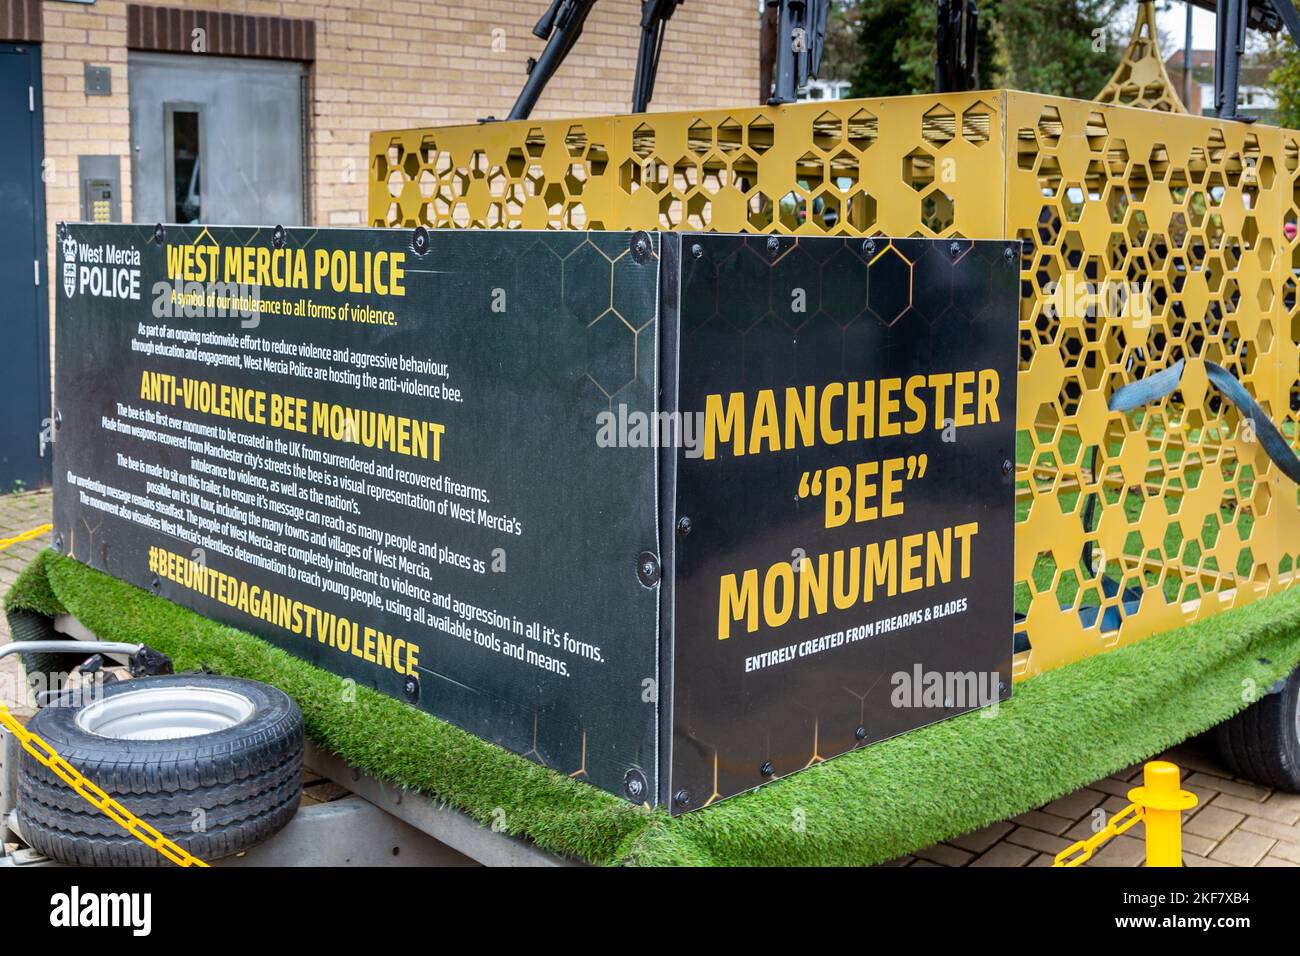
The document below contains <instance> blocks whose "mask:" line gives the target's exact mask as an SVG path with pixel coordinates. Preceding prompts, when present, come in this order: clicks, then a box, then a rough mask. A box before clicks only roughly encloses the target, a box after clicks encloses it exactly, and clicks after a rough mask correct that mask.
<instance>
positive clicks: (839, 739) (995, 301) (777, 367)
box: [671, 236, 1019, 809]
mask: <svg viewBox="0 0 1300 956" xmlns="http://www.w3.org/2000/svg"><path fill="white" fill-rule="evenodd" d="M683 242H684V243H685V244H686V246H687V248H688V254H687V255H686V256H685V257H684V261H683V265H682V277H681V294H680V300H681V323H680V346H679V349H680V357H679V361H678V367H679V369H680V382H679V402H680V407H681V408H682V409H689V410H693V411H698V412H703V420H702V425H701V441H700V442H699V447H698V448H695V449H683V450H681V451H680V452H679V454H678V458H677V464H678V471H677V475H676V491H677V493H676V504H677V514H678V523H679V525H681V524H682V523H683V522H685V525H686V527H689V529H690V531H689V534H686V535H681V534H679V535H678V539H677V543H676V586H675V591H676V594H675V601H674V609H675V612H674V626H675V631H676V640H675V642H674V646H673V654H674V668H675V674H676V681H675V685H674V688H675V693H674V698H673V708H674V711H673V732H674V734H673V748H672V760H671V764H672V770H671V781H672V783H671V790H672V793H673V795H674V797H675V801H674V802H675V803H676V804H677V805H678V806H684V807H685V808H690V807H693V806H698V805H700V804H701V803H704V802H707V801H709V800H710V799H716V798H719V797H725V796H729V795H731V794H734V793H737V792H740V791H743V790H747V789H750V788H753V787H756V786H758V785H760V784H762V783H764V782H766V781H767V780H770V779H773V778H775V777H779V776H784V775H787V774H790V773H792V772H794V771H796V770H800V769H803V768H805V767H808V766H811V765H813V764H816V763H818V762H819V761H821V760H823V759H825V758H828V757H833V756H835V755H837V754H842V753H844V752H845V751H848V750H852V749H854V748H855V747H860V746H863V745H865V744H869V743H872V742H874V741H878V740H881V739H883V738H886V737H891V736H894V735H896V734H899V733H902V732H904V731H907V730H911V729H914V728H916V727H919V726H921V725H923V724H927V723H932V722H934V721H936V720H940V719H942V718H944V717H949V716H952V715H954V714H957V713H961V712H963V711H966V710H970V709H973V708H976V707H980V706H985V705H989V704H996V702H997V701H998V700H1000V699H1002V698H1004V697H1006V696H1008V695H1009V694H1010V686H1011V620H1012V606H1013V604H1012V601H1013V597H1012V581H1013V578H1012V533H1013V508H1014V480H1013V469H1012V467H1011V462H1012V460H1013V459H1014V457H1015V456H1014V450H1015V449H1014V443H1015V413H1016V401H1015V381H1016V352H1015V340H1016V322H1017V315H1018V306H1017V293H1018V287H1017V284H1018V278H1019V277H1018V268H1019V257H1018V255H1015V254H1014V252H1015V250H1014V249H1012V252H1011V254H1010V255H1009V254H1008V248H1009V247H1008V245H1007V244H1006V243H1001V242H976V243H970V242H964V241H963V242H958V243H950V242H947V241H944V242H934V241H925V240H908V239H895V240H892V241H891V240H888V239H877V240H873V241H869V242H866V243H864V242H863V241H862V240H860V239H852V240H850V239H843V240H840V239H824V240H817V239H814V240H811V241H810V240H807V239H800V240H799V241H798V242H797V243H796V242H795V241H793V240H791V239H788V238H784V237H783V238H782V239H780V240H778V241H777V242H775V243H772V242H771V241H769V239H768V238H765V237H752V236H751V237H738V236H699V237H686V238H685V239H683ZM675 809H676V807H675Z"/></svg>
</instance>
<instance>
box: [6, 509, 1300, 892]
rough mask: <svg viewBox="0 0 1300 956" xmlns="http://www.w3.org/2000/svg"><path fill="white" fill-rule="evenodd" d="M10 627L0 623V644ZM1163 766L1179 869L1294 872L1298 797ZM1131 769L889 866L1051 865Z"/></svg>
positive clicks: (1118, 842) (39, 543)
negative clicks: (1180, 822) (1178, 780)
mask: <svg viewBox="0 0 1300 956" xmlns="http://www.w3.org/2000/svg"><path fill="white" fill-rule="evenodd" d="M49 520H50V494H49V492H46V491H37V492H26V493H23V494H14V495H4V496H0V538H7V537H10V536H12V535H15V534H18V533H19V532H22V531H26V530H28V529H29V528H33V527H36V526H37V525H40V524H44V523H46V522H48V521H49ZM48 544H49V536H48V535H46V536H43V537H41V538H37V539H36V540H34V541H27V542H24V543H22V544H18V545H14V546H13V547H11V548H9V549H8V550H7V551H3V552H0V592H3V591H7V590H8V588H9V586H10V585H11V584H12V583H13V582H14V580H15V579H16V578H17V577H18V572H19V571H21V570H22V569H23V567H24V566H25V565H26V564H27V562H28V561H30V560H31V559H32V557H34V556H35V555H36V553H37V552H38V551H40V550H41V549H42V548H44V547H46V546H47V545H48ZM8 640H9V628H8V625H7V624H6V623H5V622H4V620H3V617H2V616H0V644H3V643H7V642H8ZM22 687H23V684H22V665H21V663H19V661H18V659H17V658H16V657H14V658H7V659H5V660H4V661H0V700H3V701H4V703H5V705H6V706H8V707H9V708H10V709H11V710H13V711H14V712H15V713H17V714H18V715H19V716H20V717H22V716H25V715H28V714H30V709H29V708H28V705H27V703H26V701H25V700H23V699H22V697H23V695H22V694H21V689H22ZM1164 759H1167V760H1171V761H1173V762H1174V763H1176V764H1177V765H1178V766H1179V767H1181V768H1182V769H1183V786H1184V787H1185V788H1186V789H1188V790H1191V791H1193V792H1194V793H1195V794H1196V796H1197V797H1198V798H1199V800H1200V803H1199V804H1198V805H1197V807H1196V809H1194V810H1193V811H1191V812H1190V813H1189V814H1188V815H1187V816H1185V818H1184V826H1183V861H1184V863H1185V864H1186V865H1188V866H1300V795H1295V794H1289V793H1280V792H1276V791H1273V790H1270V789H1268V788H1266V787H1258V786H1256V785H1254V784H1252V783H1250V782H1249V781H1245V780H1238V779H1234V778H1233V777H1232V775H1231V773H1229V772H1228V771H1227V770H1226V769H1225V768H1224V767H1223V765H1222V764H1220V763H1219V761H1218V757H1217V755H1216V754H1215V753H1214V750H1213V748H1212V747H1210V746H1209V745H1208V744H1206V743H1204V742H1203V741H1201V740H1199V739H1198V740H1194V741H1190V742H1188V743H1186V744H1183V745H1182V746H1180V747H1177V748H1175V749H1174V750H1172V751H1170V752H1169V753H1168V754H1165V755H1164ZM1141 777H1142V768H1141V767H1140V766H1137V767H1130V768H1128V769H1127V770H1124V771H1122V772H1120V773H1117V774H1114V775H1112V776H1110V777H1106V778H1104V779H1102V780H1098V781H1096V782H1095V783H1092V784H1090V785H1089V786H1087V787H1084V788H1082V789H1081V790H1077V791H1075V792H1074V793H1071V794H1067V795H1066V796H1064V797H1061V798H1060V799H1059V800H1053V801H1052V802H1051V803H1048V804H1045V805H1044V806H1042V807H1039V808H1038V809H1036V810H1030V811H1029V812H1028V813H1024V814H1021V815H1020V816H1018V817H1016V818H1014V819H1012V820H1006V821H1002V822H999V823H994V824H993V825H991V826H988V827H985V828H984V829H982V830H978V831H976V832H974V833H967V834H965V835H963V836H960V837H957V838H955V839H953V840H949V841H947V842H946V843H940V844H937V845H935V846H932V847H926V848H925V849H923V850H918V851H917V852H916V853H914V854H912V855H910V856H906V857H903V858H901V859H899V860H894V861H892V862H891V863H889V864H886V865H888V866H977V867H985V866H1050V865H1051V863H1052V858H1053V856H1055V854H1056V853H1057V852H1059V851H1060V850H1062V849H1064V848H1065V847H1066V846H1068V845H1069V844H1070V843H1072V842H1074V841H1076V840H1082V839H1086V838H1087V837H1089V836H1091V835H1092V834H1093V833H1094V832H1095V830H1094V827H1096V826H1098V825H1099V824H1100V823H1104V821H1105V820H1106V819H1109V815H1110V814H1113V813H1115V812H1116V811H1118V810H1120V809H1122V808H1123V807H1124V806H1125V805H1126V804H1127V803H1128V799H1127V797H1126V794H1127V793H1128V791H1129V789H1130V788H1131V787H1135V786H1137V785H1138V784H1139V783H1140V782H1141ZM1144 854H1145V847H1144V844H1143V833H1142V824H1140V823H1139V824H1137V826H1135V827H1133V828H1132V829H1131V830H1129V831H1128V832H1127V833H1125V834H1123V835H1121V836H1119V837H1116V838H1115V839H1113V840H1111V841H1110V842H1109V843H1107V844H1106V845H1105V846H1103V847H1102V848H1101V849H1100V850H1099V851H1098V852H1097V853H1096V855H1095V856H1094V857H1093V859H1092V860H1091V861H1089V863H1088V864H1086V865H1088V866H1140V865H1141V864H1142V861H1143V858H1144Z"/></svg>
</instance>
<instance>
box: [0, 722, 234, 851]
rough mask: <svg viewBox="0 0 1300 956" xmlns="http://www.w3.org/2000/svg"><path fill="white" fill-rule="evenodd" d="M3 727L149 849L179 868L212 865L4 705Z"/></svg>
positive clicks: (100, 810) (27, 749) (87, 799)
mask: <svg viewBox="0 0 1300 956" xmlns="http://www.w3.org/2000/svg"><path fill="white" fill-rule="evenodd" d="M0 726H2V727H4V728H5V729H6V730H8V731H9V732H10V733H11V734H13V735H14V736H15V737H17V738H18V742H19V743H20V744H22V745H23V749H24V750H26V751H27V752H28V753H29V754H31V755H32V756H33V757H35V758H36V759H37V760H39V761H40V762H41V764H42V765H43V766H45V767H48V768H49V769H50V770H52V771H54V773H55V774H57V775H58V777H59V779H60V780H62V781H63V782H64V783H66V784H67V785H68V786H70V787H71V788H72V789H73V790H75V791H77V793H79V794H80V795H81V796H82V798H83V799H85V801H86V802H87V803H89V804H90V805H91V806H93V807H94V808H95V809H96V810H98V811H99V812H100V813H102V814H104V816H106V817H108V818H109V819H110V820H112V821H113V822H114V823H116V824H117V825H118V826H120V827H121V828H122V829H123V830H125V831H126V832H127V833H129V834H131V836H133V837H135V838H136V839H137V840H139V841H140V842H141V843H143V844H144V845H145V846H148V847H151V848H153V849H154V850H157V851H158V852H159V853H161V854H162V855H163V856H165V857H166V858H167V859H169V860H171V861H172V862H173V863H175V864H176V865H177V866H203V867H206V866H207V865H208V864H206V863H204V862H203V861H202V860H200V859H199V858H198V857H196V856H193V855H192V854H190V853H188V852H186V851H185V850H184V849H182V848H181V847H180V846H178V845H177V844H175V843H173V842H172V841H171V840H169V839H167V838H166V837H165V836H163V835H162V834H161V833H159V832H158V831H157V830H155V829H154V828H153V827H151V826H150V825H149V824H147V823H145V822H144V821H143V820H141V819H140V818H139V817H137V816H136V815H135V814H134V813H132V812H131V811H130V810H128V809H127V808H126V807H124V806H122V804H120V803H118V802H117V801H116V800H114V799H113V798H112V797H110V796H109V795H108V794H106V793H105V792H104V791H103V790H101V789H100V788H99V787H97V786H96V785H95V784H94V783H93V782H91V781H90V780H87V779H86V778H85V777H83V776H82V775H81V774H80V773H79V772H78V771H77V768H76V767H74V766H72V764H70V763H68V762H67V761H66V760H64V759H63V758H62V757H60V756H59V755H58V753H56V752H55V750H54V748H53V747H51V746H50V745H49V744H47V743H46V742H45V741H44V740H42V739H41V738H40V737H38V736H37V735H36V734H34V733H32V732H31V731H30V730H28V729H27V728H26V727H24V726H23V725H22V724H20V723H18V719H17V718H16V717H14V715H13V714H11V713H9V709H8V708H7V707H5V705H4V704H0Z"/></svg>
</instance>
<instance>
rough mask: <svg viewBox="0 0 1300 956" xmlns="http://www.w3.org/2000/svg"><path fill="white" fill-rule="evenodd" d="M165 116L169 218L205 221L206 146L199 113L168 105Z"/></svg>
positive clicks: (184, 220) (180, 221)
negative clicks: (203, 178)
mask: <svg viewBox="0 0 1300 956" xmlns="http://www.w3.org/2000/svg"><path fill="white" fill-rule="evenodd" d="M164 116H165V124H166V127H165V132H166V140H165V141H166V144H167V158H166V162H167V173H168V180H169V189H168V207H169V208H168V210H167V212H168V214H169V218H170V219H171V221H172V222H179V223H192V222H200V221H201V220H202V219H203V201H202V195H203V194H202V191H201V188H200V187H201V182H200V171H201V168H202V156H203V150H202V145H203V144H202V142H201V139H200V136H201V135H202V134H201V130H202V123H201V117H200V115H199V111H198V110H197V109H193V108H189V109H187V108H184V107H179V106H174V105H172V104H167V105H166V107H165V108H164Z"/></svg>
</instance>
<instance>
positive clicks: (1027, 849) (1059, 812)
mask: <svg viewBox="0 0 1300 956" xmlns="http://www.w3.org/2000/svg"><path fill="white" fill-rule="evenodd" d="M1162 759H1165V760H1170V761H1172V762H1173V763H1175V764H1177V765H1178V766H1179V767H1181V768H1182V771H1183V787H1184V788H1185V789H1187V790H1191V791H1192V792H1193V793H1195V794H1196V796H1197V798H1198V800H1199V801H1200V802H1199V803H1198V804H1197V806H1196V808H1195V809H1194V810H1192V811H1191V812H1190V813H1188V814H1185V815H1184V817H1183V863H1184V864H1185V865H1186V866H1300V796H1297V795H1296V794H1291V793H1281V792H1279V791H1275V790H1271V789H1269V788H1267V787H1259V786H1256V785H1255V784H1253V783H1250V782H1249V781H1246V780H1240V779H1234V778H1233V776H1232V774H1231V773H1230V772H1229V771H1228V770H1227V769H1226V768H1224V766H1223V765H1222V764H1221V763H1220V762H1219V758H1218V755H1217V754H1216V753H1215V751H1214V747H1213V745H1212V744H1211V743H1210V742H1209V741H1205V740H1203V739H1201V738H1197V739H1196V740H1192V741H1188V742H1187V743H1185V744H1183V745H1181V746H1179V747H1175V748H1174V749H1173V750H1171V751H1169V752H1168V753H1167V754H1163V755H1162ZM1141 782H1142V768H1141V766H1136V767H1129V768H1128V769H1127V770H1124V771H1121V772H1120V773H1117V774H1114V775H1112V776H1110V777H1106V778H1105V779H1104V780H1098V781H1096V782H1095V783H1093V784H1090V785H1089V786H1087V787H1084V788H1083V789H1081V790H1076V791H1075V792H1074V793H1071V794H1068V795H1067V796H1064V797H1061V798H1060V799H1059V800H1053V801H1052V802H1051V803H1049V804H1046V805H1044V806H1042V807H1039V808H1038V809H1037V810H1030V811H1029V812H1028V813H1023V814H1021V815H1020V816H1018V817H1016V818H1015V819H1013V820H1007V821H1004V822H1001V823H995V824H993V825H992V826H989V827H985V828H984V829H983V830H977V831H975V832H974V833H968V834H966V835H964V836H960V837H957V838H956V839H954V840H949V841H948V842H947V843H940V844H938V845H937V846H932V847H927V848H926V849H924V850H918V851H917V852H916V853H914V854H912V855H911V856H906V857H903V858H902V859H899V860H894V861H892V862H890V863H889V864H887V865H889V866H1051V865H1052V860H1053V858H1054V857H1055V855H1056V854H1057V853H1058V852H1059V851H1061V850H1063V849H1065V848H1066V847H1067V846H1069V845H1070V844H1072V843H1074V842H1076V841H1078V840H1085V839H1087V838H1088V837H1090V836H1092V835H1093V833H1095V832H1096V829H1097V828H1099V827H1100V826H1102V825H1104V824H1105V822H1106V821H1107V820H1108V819H1110V815H1111V814H1113V813H1115V812H1116V811H1118V810H1121V809H1123V808H1124V807H1125V806H1126V805H1127V804H1128V798H1127V796H1126V794H1127V793H1128V791H1129V789H1130V788H1132V787H1135V786H1138V785H1139V784H1140V783H1141ZM1145 857H1146V846H1145V843H1144V834H1143V825H1142V824H1141V823H1139V824H1137V825H1136V826H1134V827H1133V828H1132V829H1131V830H1129V831H1127V832H1126V833H1123V834H1121V835H1120V836H1118V837H1115V838H1114V839H1112V840H1110V841H1109V842H1107V843H1105V844H1103V846H1102V847H1101V849H1100V850H1098V851H1097V852H1096V853H1095V854H1094V855H1093V858H1092V859H1091V860H1089V861H1088V862H1087V863H1086V864H1084V865H1085V866H1141V865H1142V862H1143V860H1144V859H1145Z"/></svg>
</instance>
